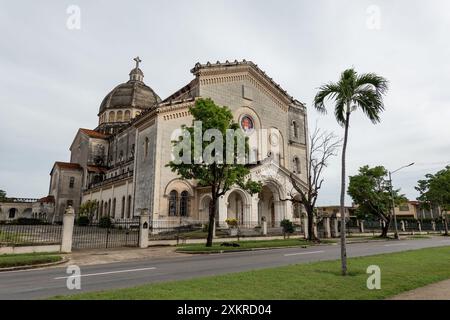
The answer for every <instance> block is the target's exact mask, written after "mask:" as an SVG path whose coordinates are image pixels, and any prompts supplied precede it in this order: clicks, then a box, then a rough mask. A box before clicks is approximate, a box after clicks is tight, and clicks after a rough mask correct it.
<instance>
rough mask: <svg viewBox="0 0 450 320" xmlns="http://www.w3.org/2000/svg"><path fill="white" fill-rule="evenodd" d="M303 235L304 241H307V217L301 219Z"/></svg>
mask: <svg viewBox="0 0 450 320" xmlns="http://www.w3.org/2000/svg"><path fill="white" fill-rule="evenodd" d="M303 233H304V234H305V239H308V236H309V232H308V217H307V216H306V215H305V216H304V217H303Z"/></svg>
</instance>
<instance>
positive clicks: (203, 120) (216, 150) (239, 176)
mask: <svg viewBox="0 0 450 320" xmlns="http://www.w3.org/2000/svg"><path fill="white" fill-rule="evenodd" d="M189 111H190V113H191V114H192V116H193V118H194V119H193V123H192V126H191V127H188V126H182V128H181V129H182V130H181V132H182V134H181V135H180V136H179V139H178V140H176V141H173V143H174V154H173V155H174V157H175V160H172V161H171V162H169V163H168V164H167V166H169V167H170V168H171V170H172V171H173V172H176V173H177V174H178V175H179V176H181V177H182V178H184V179H194V180H196V181H197V183H198V184H199V185H200V186H206V187H210V188H211V196H212V204H211V206H212V208H211V212H210V214H209V228H208V238H207V243H206V245H207V246H211V245H212V236H213V228H214V219H215V213H216V210H217V209H218V206H217V199H218V198H219V197H220V196H223V195H224V194H225V193H226V192H227V191H228V190H230V189H231V188H232V187H233V186H234V185H239V186H240V187H241V188H242V189H244V190H247V191H248V192H249V193H251V194H254V193H257V192H259V191H260V190H261V184H260V183H258V182H255V181H252V180H251V179H250V178H249V177H248V175H249V173H250V171H249V169H248V166H247V165H246V162H245V159H247V158H248V149H249V146H248V138H247V137H245V135H244V134H243V132H242V130H241V129H240V128H239V125H238V124H237V123H235V122H234V121H233V114H232V113H231V111H230V109H228V108H227V107H225V106H223V107H220V106H217V105H216V104H215V103H214V101H213V100H211V99H198V100H196V102H195V105H194V106H192V107H191V108H190V109H189ZM199 124H201V128H200V127H199V126H198V125H199ZM211 132H212V133H213V134H212V135H211ZM230 132H231V133H234V136H232V138H231V139H232V140H233V141H234V146H233V147H232V148H231V147H230V144H229V142H230V136H229V135H230ZM227 135H228V144H227ZM239 139H243V141H244V149H245V150H244V151H245V154H244V155H242V154H240V153H239V150H238V145H239V144H238V141H239ZM230 159H231V161H229V160H230Z"/></svg>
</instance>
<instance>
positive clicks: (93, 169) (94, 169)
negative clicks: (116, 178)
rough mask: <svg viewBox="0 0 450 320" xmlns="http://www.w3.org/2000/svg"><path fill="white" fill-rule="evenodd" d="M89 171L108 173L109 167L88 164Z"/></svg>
mask: <svg viewBox="0 0 450 320" xmlns="http://www.w3.org/2000/svg"><path fill="white" fill-rule="evenodd" d="M87 171H88V172H95V173H106V171H107V169H106V168H105V167H99V166H87Z"/></svg>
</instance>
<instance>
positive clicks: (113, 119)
mask: <svg viewBox="0 0 450 320" xmlns="http://www.w3.org/2000/svg"><path fill="white" fill-rule="evenodd" d="M108 121H109V122H114V121H116V114H115V113H114V111H110V112H109V118H108Z"/></svg>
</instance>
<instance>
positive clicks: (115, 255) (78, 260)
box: [66, 246, 185, 266]
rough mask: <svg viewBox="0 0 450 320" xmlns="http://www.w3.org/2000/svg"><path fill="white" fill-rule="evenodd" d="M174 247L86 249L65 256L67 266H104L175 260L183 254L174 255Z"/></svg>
mask: <svg viewBox="0 0 450 320" xmlns="http://www.w3.org/2000/svg"><path fill="white" fill-rule="evenodd" d="M175 249H176V248H175V247H170V246H167V247H149V248H147V249H141V248H112V249H88V250H79V251H74V252H72V253H69V254H67V255H66V257H67V258H69V259H70V260H69V262H68V264H76V265H79V266H85V265H94V264H105V263H114V262H123V261H132V260H140V259H148V258H175V257H181V256H184V255H185V254H182V253H176V252H175Z"/></svg>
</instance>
